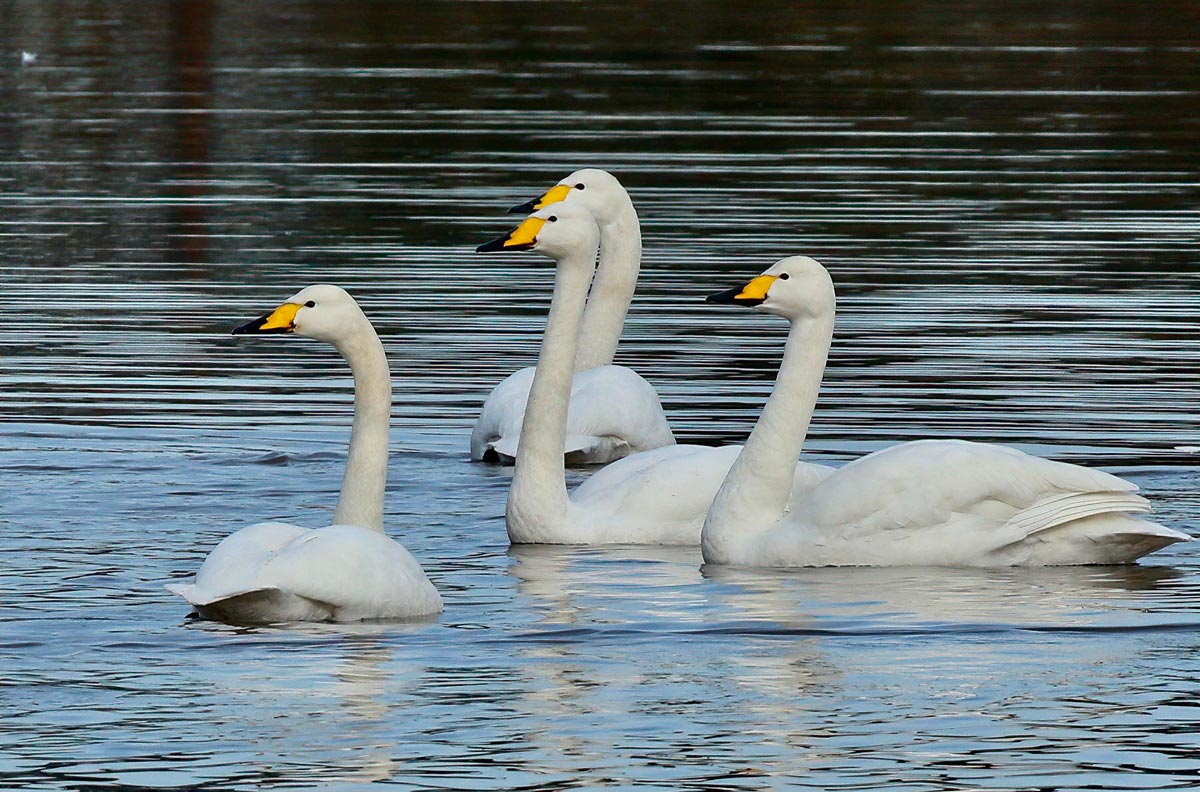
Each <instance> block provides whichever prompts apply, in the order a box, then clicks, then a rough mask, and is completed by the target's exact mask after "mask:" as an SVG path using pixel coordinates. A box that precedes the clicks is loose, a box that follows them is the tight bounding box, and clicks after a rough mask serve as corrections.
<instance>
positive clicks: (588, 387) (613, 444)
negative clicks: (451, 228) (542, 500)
mask: <svg viewBox="0 0 1200 792" xmlns="http://www.w3.org/2000/svg"><path fill="white" fill-rule="evenodd" d="M559 201H563V202H569V203H578V204H579V205H581V206H583V207H585V208H586V209H587V210H588V211H590V212H591V213H592V216H593V217H594V218H595V220H596V222H597V223H598V224H599V227H600V263H599V267H598V268H597V269H596V272H595V278H594V279H593V281H592V284H591V290H590V293H589V296H588V301H587V307H586V309H585V311H584V315H583V320H582V323H581V325H580V330H579V342H578V343H579V346H578V349H577V351H576V355H575V372H576V374H575V381H574V383H573V384H572V387H571V409H570V410H569V412H568V414H567V432H566V438H565V441H564V446H563V453H564V455H565V456H566V459H567V462H568V463H569V464H603V463H606V462H611V461H613V460H614V459H620V458H622V457H624V456H627V455H629V454H634V453H637V452H639V451H646V450H649V449H651V448H659V447H661V446H666V445H671V444H672V443H674V442H675V437H674V435H673V434H672V433H671V427H670V426H669V425H668V424H667V419H666V416H665V415H664V414H663V409H662V404H661V403H660V402H659V399H658V394H657V393H656V392H655V391H654V386H652V385H651V384H650V383H649V382H647V381H646V380H645V379H643V378H642V376H641V375H640V374H638V373H637V372H635V371H634V370H632V369H629V368H625V367H624V366H613V365H611V364H612V360H613V356H614V355H615V354H616V351H617V344H618V343H619V342H620V339H621V331H622V329H623V327H624V325H625V314H626V313H627V312H628V310H629V302H630V300H632V299H633V292H634V289H635V288H636V287H637V277H638V270H639V268H640V266H641V256H642V234H641V226H640V225H639V223H638V217H637V212H636V211H635V210H634V208H633V202H632V201H631V200H630V199H629V194H628V193H627V192H626V191H625V188H624V187H622V186H621V183H620V182H619V181H617V179H616V178H615V177H614V176H613V175H612V174H610V173H608V172H607V171H602V170H597V169H595V168H585V169H583V170H579V171H575V172H574V173H572V174H571V175H570V176H568V177H566V178H565V179H563V180H562V181H561V182H559V183H558V184H557V185H556V186H555V187H553V188H551V189H550V190H549V191H547V192H546V194H545V195H543V196H542V197H541V198H538V199H535V200H533V201H529V202H528V203H525V204H521V205H520V206H516V207H513V211H521V212H526V213H527V212H532V211H534V210H536V209H540V208H542V207H543V206H548V205H549V204H551V203H555V202H559ZM532 382H533V368H532V367H529V368H524V369H520V370H519V371H517V372H515V373H513V374H512V375H510V376H509V377H508V378H507V379H505V380H503V381H502V382H501V383H500V384H499V385H497V386H496V388H495V389H494V390H493V391H492V392H491V394H489V395H488V397H487V399H486V400H485V401H484V404H483V409H482V411H481V412H480V414H479V418H478V419H477V420H476V422H475V426H474V428H473V429H472V430H471V459H473V460H476V461H479V460H483V461H489V462H505V463H509V464H511V463H512V462H513V460H515V459H516V449H517V446H518V445H519V444H520V431H521V421H522V419H523V418H524V416H525V402H526V400H527V399H528V396H529V386H530V384H531V383H532Z"/></svg>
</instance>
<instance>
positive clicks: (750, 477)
mask: <svg viewBox="0 0 1200 792" xmlns="http://www.w3.org/2000/svg"><path fill="white" fill-rule="evenodd" d="M832 336H833V311H832V310H830V311H828V312H827V313H825V314H822V315H819V316H814V317H804V318H800V319H796V320H793V321H792V326H791V330H790V332H789V333H788V340H787V345H786V347H785V348H784V354H783V362H782V363H781V364H780V367H779V375H778V376H777V377H776V379H775V387H774V389H773V390H772V391H771V396H770V398H768V399H767V403H766V405H764V407H763V411H762V415H760V416H759V418H758V422H757V423H755V425H754V430H753V431H752V432H751V433H750V437H749V438H748V439H747V440H746V445H745V446H744V447H743V448H742V452H741V453H740V454H739V455H738V458H737V460H736V461H735V462H734V463H733V467H731V468H730V470H729V473H728V475H726V477H725V481H724V482H723V483H722V484H721V487H720V489H718V490H717V495H716V497H715V498H714V499H713V505H712V508H711V509H710V510H709V513H708V517H707V518H706V519H705V522H704V530H703V533H702V536H701V545H702V549H703V551H704V558H705V560H711V561H712V562H715V563H722V562H726V563H736V553H735V550H734V548H736V547H737V545H738V543H739V541H744V540H745V539H746V538H747V537H749V536H753V535H754V534H755V533H758V532H761V531H764V530H766V529H768V528H770V527H771V526H772V525H774V524H775V523H776V522H777V521H778V520H779V518H780V517H782V516H783V514H784V511H785V510H786V509H787V503H788V497H789V496H790V495H791V490H792V481H793V476H794V472H795V468H796V462H797V461H798V460H799V458H800V451H801V450H802V449H803V447H804V439H805V437H806V436H807V434H808V426H809V422H810V421H811V420H812V416H813V410H814V409H815V407H816V403H817V393H818V391H819V390H820V388H821V377H822V375H823V374H824V371H825V361H826V358H827V357H828V355H829V344H830V341H831V339H832Z"/></svg>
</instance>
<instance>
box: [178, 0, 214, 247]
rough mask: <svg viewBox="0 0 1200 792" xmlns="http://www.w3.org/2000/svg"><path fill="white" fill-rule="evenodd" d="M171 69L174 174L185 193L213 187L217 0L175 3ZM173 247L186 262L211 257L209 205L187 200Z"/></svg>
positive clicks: (185, 195) (180, 192)
mask: <svg viewBox="0 0 1200 792" xmlns="http://www.w3.org/2000/svg"><path fill="white" fill-rule="evenodd" d="M170 8H171V69H172V75H173V78H174V84H175V86H174V87H175V109H176V113H175V139H176V146H175V155H176V156H175V168H174V179H173V181H175V183H176V184H177V185H178V195H179V197H181V198H200V197H203V196H204V195H205V194H207V192H208V179H209V167H208V150H209V112H210V110H211V109H212V69H211V65H210V63H209V49H210V46H209V45H210V43H211V39H212V17H213V3H212V2H211V0H178V2H174V3H171V6H170ZM171 219H172V221H173V225H174V227H175V228H174V231H173V232H172V233H171V235H170V236H171V239H172V243H171V244H172V248H173V250H174V251H175V252H176V253H177V254H178V255H179V257H180V259H181V260H182V261H185V262H187V263H192V264H199V263H204V262H206V261H207V260H208V212H207V207H205V205H203V204H199V203H196V204H185V205H181V206H178V207H176V208H175V209H174V211H173V212H172V213H171Z"/></svg>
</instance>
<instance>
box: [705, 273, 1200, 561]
mask: <svg viewBox="0 0 1200 792" xmlns="http://www.w3.org/2000/svg"><path fill="white" fill-rule="evenodd" d="M708 299H709V300H710V301H711V302H719V303H734V304H739V305H746V306H750V307H753V308H754V309H755V310H759V311H764V312H767V313H773V314H778V315H780V316H783V317H784V318H786V319H788V320H789V321H790V322H791V333H790V334H789V336H788V341H787V346H786V349H785V351H784V357H783V363H782V365H781V366H780V369H779V377H778V379H777V380H776V383H775V389H774V391H773V392H772V394H771V397H770V398H769V399H768V400H767V404H766V406H765V407H764V408H763V411H762V415H761V417H760V418H759V419H758V423H757V424H756V425H755V427H754V431H753V432H752V433H751V435H750V438H749V440H747V441H746V446H745V448H743V449H742V453H741V455H740V456H739V457H738V459H737V462H736V463H735V464H734V465H733V467H732V468H731V469H730V471H729V476H728V477H727V478H726V479H725V483H724V484H722V485H721V489H720V491H719V492H718V493H717V496H716V499H715V500H714V501H713V505H712V509H711V510H710V511H709V513H708V517H707V519H706V520H705V523H704V531H703V536H702V538H701V550H702V552H703V554H704V560H705V562H706V563H711V564H731V565H740V566H761V567H789V566H838V565H863V566H867V565H869V566H904V565H941V566H1016V565H1022V566H1024V565H1027V566H1042V565H1055V564H1122V563H1129V562H1132V561H1133V560H1135V559H1137V558H1139V557H1140V556H1143V555H1145V554H1146V553H1150V552H1153V551H1154V550H1158V549H1160V548H1162V547H1165V546H1167V545H1169V544H1172V543H1174V542H1182V541H1187V540H1188V539H1189V538H1190V537H1188V536H1187V535H1186V534H1183V533H1180V532H1178V531H1174V530H1171V529H1170V528H1165V527H1163V526H1161V525H1156V524H1155V523H1152V522H1149V521H1147V520H1143V519H1140V518H1138V517H1136V516H1134V515H1136V514H1141V513H1144V512H1148V511H1150V506H1149V504H1148V503H1147V502H1146V500H1145V499H1144V498H1141V497H1139V496H1138V495H1135V494H1134V491H1135V490H1136V489H1137V487H1136V486H1134V485H1133V484H1131V483H1129V482H1127V481H1124V480H1122V479H1119V478H1117V477H1116V476H1112V475H1110V474H1108V473H1103V472H1100V471H1097V470H1089V469H1087V468H1084V467H1080V466H1078V465H1069V464H1065V463H1062V462H1051V461H1049V460H1045V459H1040V458H1038V457H1034V456H1030V455H1028V454H1024V453H1021V452H1020V451H1016V450H1014V449H1011V448H1005V447H1003V446H997V445H988V444H983V443H969V442H965V441H961V440H925V441H919V442H914V443H903V444H901V445H897V446H893V447H891V448H888V449H885V450H883V451H878V452H875V453H873V454H869V455H867V456H865V457H863V458H862V459H859V460H857V461H855V462H852V463H850V464H848V465H846V466H845V467H843V468H841V469H839V470H837V471H835V472H834V473H832V474H831V475H829V476H828V477H827V478H825V479H824V481H822V482H821V483H820V484H818V485H817V486H815V487H814V488H812V489H811V490H810V491H809V492H808V493H807V494H806V495H805V496H804V497H803V498H800V499H796V498H794V497H793V498H792V503H791V504H789V502H788V501H789V495H790V489H791V476H790V475H789V473H790V471H791V466H792V464H793V462H794V461H795V459H796V457H797V456H798V455H799V454H800V450H801V446H802V445H803V443H804V437H805V434H806V432H807V431H808V424H809V420H810V419H811V418H812V413H813V408H814V406H815V404H816V399H817V390H818V388H819V387H820V384H821V376H822V372H823V371H824V368H825V358H826V355H827V354H828V351H829V344H830V339H831V336H832V333H833V318H834V304H835V298H834V290H833V282H832V281H831V280H830V278H829V273H827V272H826V271H825V268H824V267H822V266H821V265H820V264H818V263H817V262H816V261H814V260H812V259H810V258H807V257H805V256H794V257H792V258H786V259H783V260H782V261H780V262H778V263H777V264H775V265H774V266H772V267H771V268H770V269H768V270H767V271H766V273H765V274H763V275H760V276H759V277H757V278H755V279H753V280H752V281H750V283H749V284H747V285H746V286H744V287H742V288H741V289H730V290H729V291H727V292H722V293H720V294H714V295H712V296H710V297H709V298H708Z"/></svg>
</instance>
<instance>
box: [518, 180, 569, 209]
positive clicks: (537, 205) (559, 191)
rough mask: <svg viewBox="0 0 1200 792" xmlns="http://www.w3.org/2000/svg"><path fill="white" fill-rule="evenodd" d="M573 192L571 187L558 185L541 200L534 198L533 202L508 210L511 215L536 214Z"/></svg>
mask: <svg viewBox="0 0 1200 792" xmlns="http://www.w3.org/2000/svg"><path fill="white" fill-rule="evenodd" d="M569 192H571V185H569V184H556V185H554V186H553V187H551V188H550V189H549V190H547V191H546V192H545V194H543V195H542V197H541V198H534V199H533V200H532V201H526V202H525V203H523V204H517V205H516V206H514V207H513V208H512V209H509V210H508V213H509V214H530V213H532V212H536V211H537V210H538V209H541V208H542V207H545V206H549V205H550V204H552V203H558V202H559V201H562V200H564V199H565V198H566V197H567V193H569Z"/></svg>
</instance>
